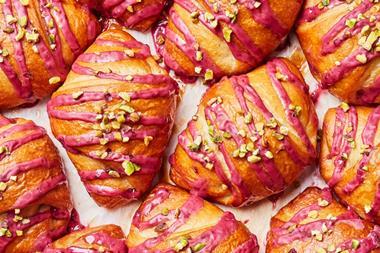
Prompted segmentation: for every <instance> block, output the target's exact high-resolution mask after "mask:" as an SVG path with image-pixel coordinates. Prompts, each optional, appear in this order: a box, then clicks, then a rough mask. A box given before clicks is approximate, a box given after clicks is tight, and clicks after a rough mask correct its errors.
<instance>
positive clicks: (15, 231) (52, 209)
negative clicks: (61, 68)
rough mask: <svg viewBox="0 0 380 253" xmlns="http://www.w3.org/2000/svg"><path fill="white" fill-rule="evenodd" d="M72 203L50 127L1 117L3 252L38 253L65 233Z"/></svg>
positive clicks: (0, 224)
mask: <svg viewBox="0 0 380 253" xmlns="http://www.w3.org/2000/svg"><path fill="white" fill-rule="evenodd" d="M71 210H72V204H71V200H70V196H69V191H68V188H67V184H66V177H65V174H64V173H63V170H62V165H61V159H60V157H59V155H58V151H57V149H56V148H55V146H54V145H53V143H52V141H51V140H50V138H49V137H48V135H47V134H46V131H45V130H44V129H43V128H42V127H39V126H37V125H35V124H34V123H33V122H32V121H30V120H25V119H21V118H17V119H7V118H5V117H3V116H1V115H0V252H4V253H8V252H9V253H10V252H17V253H23V252H25V253H26V252H37V251H41V250H43V249H44V247H45V246H46V245H47V244H49V243H50V242H51V241H52V240H55V239H56V238H58V237H60V236H62V235H64V234H65V233H66V229H67V226H68V223H69V220H70V212H71Z"/></svg>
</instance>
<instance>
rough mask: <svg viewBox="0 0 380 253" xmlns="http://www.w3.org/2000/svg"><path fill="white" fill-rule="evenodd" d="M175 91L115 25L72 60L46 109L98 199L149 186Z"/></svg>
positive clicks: (116, 200)
mask: <svg viewBox="0 0 380 253" xmlns="http://www.w3.org/2000/svg"><path fill="white" fill-rule="evenodd" d="M177 91H178V88H177V84H176V83H175V82H174V81H173V80H172V79H171V78H170V77H169V75H168V73H167V72H166V71H165V70H164V69H162V68H160V67H159V66H158V64H157V63H156V61H155V60H154V59H153V57H151V55H150V51H149V47H148V46H146V45H144V44H142V43H140V42H138V41H136V40H135V39H134V38H133V37H132V36H130V35H129V34H128V33H127V32H126V31H124V30H123V29H121V28H120V27H119V26H116V25H115V26H112V27H111V28H110V29H109V30H107V31H105V32H103V33H102V34H101V35H100V36H99V37H98V38H97V39H96V41H95V43H94V44H93V45H92V46H91V47H90V48H89V49H88V50H87V51H86V52H85V53H84V54H82V55H80V56H79V58H78V59H77V60H76V62H75V63H74V65H73V67H72V70H71V72H70V74H69V75H68V77H67V80H66V82H65V83H64V85H63V86H62V87H61V88H60V89H59V90H58V91H57V92H55V93H54V94H53V97H52V99H51V100H50V101H49V103H48V113H49V117H50V120H51V127H52V131H53V133H54V135H55V136H56V138H57V139H58V140H59V141H60V142H61V143H62V144H63V146H64V147H65V148H66V150H67V152H68V154H69V157H70V159H71V160H72V162H73V163H74V165H75V167H76V168H77V169H78V173H79V176H80V177H81V179H82V181H83V182H84V184H85V186H86V189H87V191H88V192H89V193H90V195H91V196H92V197H93V198H94V199H95V201H96V202H97V203H98V204H99V205H102V206H105V207H109V208H112V207H115V206H120V205H124V204H126V203H128V202H130V201H132V200H135V199H137V198H139V197H140V196H141V194H143V193H144V192H146V191H147V190H148V189H149V187H150V185H151V182H152V180H153V179H154V177H155V176H156V175H157V172H158V170H159V169H160V166H161V160H162V155H163V152H164V150H165V148H166V145H167V143H168V139H169V137H170V134H171V129H172V126H173V117H174V113H175V109H176V103H177Z"/></svg>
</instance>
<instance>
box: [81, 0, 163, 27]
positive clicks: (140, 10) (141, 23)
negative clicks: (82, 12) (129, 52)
mask: <svg viewBox="0 0 380 253" xmlns="http://www.w3.org/2000/svg"><path fill="white" fill-rule="evenodd" d="M81 1H82V2H85V3H87V4H88V5H89V6H90V8H93V9H95V10H96V11H97V12H99V13H100V14H101V15H102V16H104V17H108V18H114V19H116V20H117V21H119V23H120V24H122V25H124V26H126V27H128V28H130V29H134V30H139V31H146V30H148V29H149V28H150V27H151V26H152V25H153V23H155V22H156V21H157V20H158V18H159V17H160V16H161V12H162V10H163V9H164V7H165V4H166V0H132V1H131V0H81Z"/></svg>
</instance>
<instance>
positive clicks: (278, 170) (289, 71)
mask: <svg viewBox="0 0 380 253" xmlns="http://www.w3.org/2000/svg"><path fill="white" fill-rule="evenodd" d="M317 125H318V123H317V116H316V112H315V108H314V105H313V102H312V101H311V99H310V96H309V94H308V88H307V86H306V85H305V83H304V80H303V78H302V76H301V74H300V73H299V71H298V70H297V68H296V67H295V66H294V65H292V64H291V63H290V62H289V61H288V60H285V59H280V58H277V59H274V60H272V61H270V62H268V63H267V64H266V65H264V66H262V67H259V68H258V69H256V70H254V71H252V72H250V73H248V74H247V75H241V76H234V77H231V78H230V79H226V78H225V79H222V81H221V82H219V83H218V84H215V85H214V86H213V87H211V88H210V89H209V90H208V91H207V92H206V94H205V95H204V97H203V98H202V100H201V103H200V105H199V108H198V112H197V114H196V115H195V116H194V117H193V119H192V120H191V121H190V122H189V124H188V127H187V128H186V129H185V130H184V131H183V132H182V133H181V134H180V136H179V138H178V145H177V147H176V149H175V152H174V154H173V155H172V156H171V158H170V162H171V166H172V169H171V172H170V175H171V178H172V180H173V181H174V182H175V183H176V184H177V185H179V186H181V187H183V188H185V189H192V190H193V191H196V192H198V193H199V194H200V195H201V196H203V197H207V198H209V199H211V200H213V201H216V202H218V203H222V204H225V205H233V206H242V205H248V204H250V203H252V202H254V201H258V200H260V199H263V198H265V197H268V196H270V195H272V194H275V193H278V192H281V191H283V190H284V189H285V188H286V186H287V185H289V184H291V183H292V182H293V181H294V180H295V179H296V178H297V177H298V176H299V175H300V173H301V172H302V171H303V169H304V168H305V167H306V166H309V165H311V164H313V163H314V161H315V158H316V135H317Z"/></svg>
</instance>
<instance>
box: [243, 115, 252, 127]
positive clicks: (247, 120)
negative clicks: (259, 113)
mask: <svg viewBox="0 0 380 253" xmlns="http://www.w3.org/2000/svg"><path fill="white" fill-rule="evenodd" d="M252 120H253V116H252V113H250V112H249V113H247V114H246V115H245V116H244V123H245V124H250V123H252Z"/></svg>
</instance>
